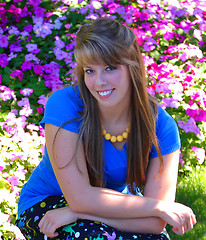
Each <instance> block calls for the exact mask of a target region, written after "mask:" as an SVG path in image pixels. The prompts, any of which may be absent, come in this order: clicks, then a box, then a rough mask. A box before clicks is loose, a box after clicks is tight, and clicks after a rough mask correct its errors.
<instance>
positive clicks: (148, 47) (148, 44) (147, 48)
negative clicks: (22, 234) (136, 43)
mask: <svg viewBox="0 0 206 240" xmlns="http://www.w3.org/2000/svg"><path fill="white" fill-rule="evenodd" d="M155 45H157V42H156V41H155V40H154V39H153V38H151V37H148V39H147V41H146V42H145V43H144V45H143V47H144V50H145V51H152V50H154V49H155V48H156V46H155Z"/></svg>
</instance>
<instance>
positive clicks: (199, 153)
mask: <svg viewBox="0 0 206 240" xmlns="http://www.w3.org/2000/svg"><path fill="white" fill-rule="evenodd" d="M191 149H192V150H193V151H194V153H195V156H196V158H197V161H198V162H199V164H203V163H204V161H205V150H204V149H202V148H198V147H193V146H192V147H191Z"/></svg>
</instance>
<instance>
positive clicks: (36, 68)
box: [33, 64, 43, 75]
mask: <svg viewBox="0 0 206 240" xmlns="http://www.w3.org/2000/svg"><path fill="white" fill-rule="evenodd" d="M33 69H34V72H35V74H37V75H42V74H43V66H41V65H39V64H37V65H34V66H33Z"/></svg>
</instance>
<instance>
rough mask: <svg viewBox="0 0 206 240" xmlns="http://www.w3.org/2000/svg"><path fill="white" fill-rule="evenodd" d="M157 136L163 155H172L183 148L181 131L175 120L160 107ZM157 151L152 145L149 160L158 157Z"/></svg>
mask: <svg viewBox="0 0 206 240" xmlns="http://www.w3.org/2000/svg"><path fill="white" fill-rule="evenodd" d="M156 134H157V138H158V141H159V145H160V150H161V152H162V155H166V154H169V153H172V152H174V151H176V150H178V149H180V147H181V143H180V136H179V130H178V127H177V124H176V122H175V120H174V119H173V118H172V117H171V116H170V115H169V114H168V113H167V112H166V111H165V110H164V109H162V108H161V107H158V119H157V123H156ZM157 156H158V154H157V151H156V149H155V147H154V145H152V148H151V151H150V155H149V158H154V157H157Z"/></svg>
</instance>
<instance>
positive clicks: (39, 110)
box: [36, 107, 44, 114]
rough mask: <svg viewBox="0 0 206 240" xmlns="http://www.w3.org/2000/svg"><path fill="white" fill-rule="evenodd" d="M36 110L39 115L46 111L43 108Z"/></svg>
mask: <svg viewBox="0 0 206 240" xmlns="http://www.w3.org/2000/svg"><path fill="white" fill-rule="evenodd" d="M36 110H37V112H38V113H39V114H41V113H43V111H44V109H43V108H42V107H37V109H36Z"/></svg>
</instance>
